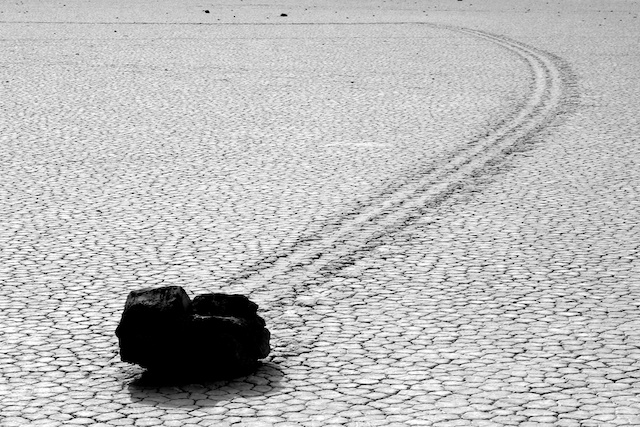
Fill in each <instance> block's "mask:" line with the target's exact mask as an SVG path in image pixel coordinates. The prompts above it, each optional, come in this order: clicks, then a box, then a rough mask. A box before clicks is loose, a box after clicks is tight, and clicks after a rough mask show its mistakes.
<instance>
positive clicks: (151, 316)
mask: <svg viewBox="0 0 640 427" xmlns="http://www.w3.org/2000/svg"><path fill="white" fill-rule="evenodd" d="M190 314H191V299H190V298H189V296H188V295H187V293H186V292H185V291H184V289H182V288H181V287H180V286H167V287H164V288H158V289H142V290H138V291H132V292H131V293H129V296H128V297H127V301H126V303H125V305H124V311H123V313H122V319H121V320H120V324H119V325H118V327H117V329H116V336H117V337H118V339H119V341H120V358H121V359H122V360H123V361H124V362H131V363H136V364H138V365H140V366H142V367H145V368H151V367H153V366H156V365H166V364H168V363H170V362H171V361H172V360H176V359H177V358H178V356H179V355H180V353H181V352H182V349H183V348H184V347H185V345H186V344H187V342H186V336H185V333H186V331H187V330H188V325H189V323H190V320H191V316H190Z"/></svg>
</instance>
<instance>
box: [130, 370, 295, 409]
mask: <svg viewBox="0 0 640 427" xmlns="http://www.w3.org/2000/svg"><path fill="white" fill-rule="evenodd" d="M283 376H284V374H283V372H282V370H281V368H280V367H279V366H278V365H276V364H275V363H272V362H264V363H258V364H257V366H256V367H255V369H252V370H251V372H247V371H246V370H245V372H239V371H236V372H226V373H224V374H223V373H215V374H214V373H209V374H206V375H196V374H193V373H192V374H182V375H171V376H168V375H160V374H153V373H150V372H144V373H143V374H142V375H141V376H140V377H139V378H137V379H135V380H133V381H132V382H131V383H129V386H128V388H129V393H130V395H131V399H132V401H134V402H137V403H143V404H149V405H153V406H163V407H182V408H202V407H208V406H217V405H218V403H219V402H228V401H230V400H233V399H235V398H238V397H242V398H246V399H250V398H251V397H256V396H265V395H270V394H274V393H277V392H278V390H279V389H280V388H281V385H280V382H281V380H282V377H283Z"/></svg>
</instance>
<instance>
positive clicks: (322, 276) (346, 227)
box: [225, 24, 572, 319]
mask: <svg viewBox="0 0 640 427" xmlns="http://www.w3.org/2000/svg"><path fill="white" fill-rule="evenodd" d="M417 25H428V26H430V27H435V28H440V29H443V30H447V31H454V32H459V33H463V34H467V35H469V36H472V37H476V38H480V39H484V40H487V41H488V42H491V43H494V44H497V45H499V46H501V47H502V48H504V49H507V50H508V51H510V52H512V53H513V55H514V56H516V57H519V58H521V59H522V60H524V61H525V62H526V64H527V65H528V68H529V71H530V73H531V77H532V79H531V85H530V89H529V91H530V92H529V96H528V97H527V100H526V102H524V103H523V104H521V105H520V108H519V109H518V110H516V111H514V112H513V113H512V115H511V116H510V117H509V119H507V120H505V121H503V122H502V123H501V124H500V125H499V126H498V127H496V128H494V129H493V130H491V131H489V132H487V133H486V134H485V135H484V136H483V137H481V138H479V139H477V140H476V141H474V143H472V144H469V145H467V146H465V147H464V148H461V149H458V150H455V151H454V152H453V153H451V154H450V156H449V158H448V159H447V161H446V162H444V163H443V164H442V165H440V166H439V167H435V168H433V169H431V170H430V171H428V172H427V173H425V174H423V175H422V176H419V177H417V178H416V179H414V180H412V181H409V182H405V183H402V184H401V185H399V186H397V187H396V188H394V189H393V190H392V191H390V192H388V193H386V194H383V195H381V196H380V197H378V198H375V199H373V201H372V203H370V204H368V205H366V206H363V207H361V208H360V209H359V210H358V211H356V212H350V213H349V214H346V215H344V216H343V217H342V218H340V219H339V220H337V221H336V222H334V223H331V224H327V225H325V226H324V227H323V228H322V229H321V230H320V231H319V232H316V233H314V235H307V236H303V237H302V238H301V239H299V240H298V242H297V243H296V244H295V245H294V246H293V247H292V248H290V249H288V250H286V252H284V253H281V254H280V255H279V256H278V257H276V259H275V260H274V259H273V257H272V258H270V259H267V260H264V261H262V262H260V263H258V264H257V265H254V266H253V267H252V268H251V269H250V270H249V271H248V272H246V273H245V274H243V275H241V276H238V277H235V278H232V279H231V280H229V282H228V283H227V284H225V288H227V289H230V290H232V291H237V292H242V293H248V294H249V295H250V296H251V297H252V298H255V299H256V300H257V301H260V302H262V303H263V304H261V305H262V306H263V307H264V308H265V312H266V313H267V317H268V318H272V319H273V318H277V317H280V316H282V313H284V312H287V310H288V311H290V310H291V307H292V306H294V305H295V304H296V303H298V304H300V303H302V304H313V302H314V301H315V300H316V299H317V298H318V297H320V296H321V295H322V294H323V292H327V291H328V290H324V291H323V289H322V286H321V284H322V283H323V282H325V281H326V280H327V279H328V278H330V277H332V276H333V275H334V274H335V273H336V272H337V271H339V270H341V269H342V268H345V267H347V266H349V265H352V264H353V263H354V262H355V261H356V260H358V259H359V258H361V257H363V256H364V255H365V254H366V253H367V252H368V251H369V250H371V249H373V248H375V247H376V246H378V244H379V243H377V242H376V239H377V238H379V237H381V236H384V235H386V234H388V233H390V232H393V231H394V230H398V229H401V228H402V227H403V226H405V225H406V224H408V223H410V222H411V221H412V220H413V219H415V218H418V217H420V216H421V215H423V210H424V209H425V208H430V207H434V206H436V205H438V204H439V203H440V202H442V201H443V200H445V199H446V198H447V197H448V195H450V194H452V193H453V192H455V191H457V190H458V189H460V188H462V187H464V186H465V185H467V184H469V183H471V182H472V181H473V179H474V178H475V177H479V176H481V175H482V173H483V170H484V169H485V168H486V167H487V166H488V165H491V164H495V163H497V162H499V161H501V160H502V159H503V158H505V157H507V156H508V155H509V152H510V151H512V150H514V149H515V148H516V147H517V146H518V145H519V144H522V143H525V142H526V141H527V140H529V139H531V138H532V137H534V136H535V135H536V134H538V133H539V132H540V131H541V130H542V129H544V128H545V127H546V126H547V125H548V124H549V123H550V122H551V121H552V120H554V118H555V117H556V116H557V115H558V114H562V113H563V112H564V111H565V110H566V108H567V105H566V104H567V92H568V91H567V89H568V88H570V86H571V81H572V75H571V72H570V71H569V70H568V67H566V66H565V65H563V64H562V61H561V60H560V59H558V58H556V57H554V56H553V55H551V54H548V53H546V52H543V51H541V50H538V49H536V48H534V47H531V46H528V45H525V44H523V43H519V42H517V41H514V40H510V39H508V38H506V37H502V36H498V35H494V34H490V33H487V32H484V31H479V30H473V29H467V28H460V27H448V26H440V25H437V26H436V25H431V24H417Z"/></svg>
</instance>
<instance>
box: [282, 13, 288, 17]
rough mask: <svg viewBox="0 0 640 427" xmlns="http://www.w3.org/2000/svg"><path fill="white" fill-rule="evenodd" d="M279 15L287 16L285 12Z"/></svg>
mask: <svg viewBox="0 0 640 427" xmlns="http://www.w3.org/2000/svg"><path fill="white" fill-rule="evenodd" d="M280 16H289V15H287V14H286V13H281V14H280Z"/></svg>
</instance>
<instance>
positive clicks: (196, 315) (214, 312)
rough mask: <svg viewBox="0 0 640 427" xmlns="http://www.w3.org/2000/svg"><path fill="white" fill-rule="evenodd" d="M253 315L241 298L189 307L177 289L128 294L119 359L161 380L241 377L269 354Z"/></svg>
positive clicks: (211, 297) (211, 298)
mask: <svg viewBox="0 0 640 427" xmlns="http://www.w3.org/2000/svg"><path fill="white" fill-rule="evenodd" d="M257 310H258V306H257V304H255V303H253V302H251V301H250V300H249V299H248V298H247V297H245V296H243V295H226V294H204V295H199V296H197V297H195V298H194V300H193V302H192V301H191V300H190V298H189V296H188V295H187V293H186V292H185V291H184V289H183V288H181V287H179V286H168V287H164V288H156V289H143V290H138V291H133V292H131V293H130V294H129V296H128V297H127V302H126V303H125V308H124V312H123V314H122V319H121V320H120V324H119V325H118V328H117V329H116V335H117V336H118V339H119V341H120V356H121V359H122V360H123V361H125V362H131V363H136V364H138V365H140V366H142V367H145V368H147V369H149V370H150V371H155V372H163V373H167V374H170V373H196V372H197V373H202V374H229V373H233V372H240V371H245V370H247V369H250V368H251V367H253V366H254V365H255V364H256V362H257V360H258V359H262V358H264V357H266V356H267V355H268V354H269V352H270V346H269V339H270V333H269V330H268V329H266V327H265V322H264V320H263V319H262V318H261V317H260V316H258V314H257Z"/></svg>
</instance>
